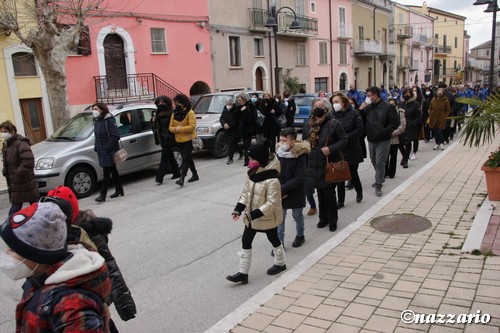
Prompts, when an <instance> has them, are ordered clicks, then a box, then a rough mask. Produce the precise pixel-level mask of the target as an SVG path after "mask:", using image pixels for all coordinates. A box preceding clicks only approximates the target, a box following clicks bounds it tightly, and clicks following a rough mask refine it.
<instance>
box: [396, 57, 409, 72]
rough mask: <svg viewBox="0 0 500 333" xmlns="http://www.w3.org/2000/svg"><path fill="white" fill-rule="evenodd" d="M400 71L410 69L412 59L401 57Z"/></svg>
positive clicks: (399, 62)
mask: <svg viewBox="0 0 500 333" xmlns="http://www.w3.org/2000/svg"><path fill="white" fill-rule="evenodd" d="M397 63H398V69H408V68H410V57H399V60H398V62H397Z"/></svg>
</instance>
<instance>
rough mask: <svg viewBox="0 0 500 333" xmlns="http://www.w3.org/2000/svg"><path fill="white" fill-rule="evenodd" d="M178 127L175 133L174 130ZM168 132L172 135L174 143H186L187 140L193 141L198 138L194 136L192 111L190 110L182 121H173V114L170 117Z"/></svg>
mask: <svg viewBox="0 0 500 333" xmlns="http://www.w3.org/2000/svg"><path fill="white" fill-rule="evenodd" d="M177 126H179V129H178V131H177V132H176V131H175V128H176V127H177ZM168 130H169V131H170V132H171V133H174V136H175V142H179V143H182V142H188V141H189V140H192V139H195V138H197V137H198V136H197V135H196V115H195V113H194V111H193V110H190V111H189V112H188V114H187V116H186V118H184V119H183V120H182V121H178V120H175V119H174V113H172V116H171V117H170V125H169V127H168Z"/></svg>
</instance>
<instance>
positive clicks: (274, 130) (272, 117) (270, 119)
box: [262, 99, 283, 139]
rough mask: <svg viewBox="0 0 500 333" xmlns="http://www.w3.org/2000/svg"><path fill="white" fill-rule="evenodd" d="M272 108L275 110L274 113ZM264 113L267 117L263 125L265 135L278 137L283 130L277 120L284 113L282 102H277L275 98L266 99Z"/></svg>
mask: <svg viewBox="0 0 500 333" xmlns="http://www.w3.org/2000/svg"><path fill="white" fill-rule="evenodd" d="M271 110H274V113H271ZM262 114H263V115H264V116H265V117H266V118H265V119H264V124H263V125H262V133H263V134H264V137H266V138H269V139H271V138H276V137H277V136H278V135H279V134H280V131H281V128H280V127H279V126H278V123H277V122H276V118H277V117H279V116H281V115H282V114H283V109H282V108H281V103H280V102H276V101H275V100H274V99H265V100H264V109H263V111H262Z"/></svg>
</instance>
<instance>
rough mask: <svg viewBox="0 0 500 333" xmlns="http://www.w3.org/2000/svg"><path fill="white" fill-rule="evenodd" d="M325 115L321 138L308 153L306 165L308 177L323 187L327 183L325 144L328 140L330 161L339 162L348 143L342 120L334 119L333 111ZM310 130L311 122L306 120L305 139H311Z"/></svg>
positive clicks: (303, 137) (320, 131) (316, 185)
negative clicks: (341, 153) (323, 150)
mask: <svg viewBox="0 0 500 333" xmlns="http://www.w3.org/2000/svg"><path fill="white" fill-rule="evenodd" d="M325 117H326V119H325V120H324V121H323V123H322V124H321V127H320V130H319V138H318V141H317V143H316V146H314V147H312V148H311V152H310V153H309V155H308V161H307V167H306V178H311V179H312V181H313V185H314V187H316V188H323V187H325V185H326V184H325V165H326V156H325V155H323V152H322V151H321V148H323V147H324V146H325V143H326V142H327V140H328V148H329V149H330V155H329V156H328V160H329V161H330V162H338V161H340V152H341V151H342V149H343V148H344V147H345V146H346V145H347V135H346V134H345V131H344V128H343V127H342V125H341V124H340V122H339V121H337V120H335V119H333V115H332V113H331V112H328V113H327V114H326V116H325ZM309 131H310V129H309V122H306V123H304V129H303V131H302V139H303V140H309Z"/></svg>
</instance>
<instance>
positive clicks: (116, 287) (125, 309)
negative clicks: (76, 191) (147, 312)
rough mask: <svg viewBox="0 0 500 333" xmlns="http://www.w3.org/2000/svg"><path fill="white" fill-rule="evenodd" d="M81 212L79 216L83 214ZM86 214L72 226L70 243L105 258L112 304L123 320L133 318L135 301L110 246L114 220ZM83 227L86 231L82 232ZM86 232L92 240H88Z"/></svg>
mask: <svg viewBox="0 0 500 333" xmlns="http://www.w3.org/2000/svg"><path fill="white" fill-rule="evenodd" d="M81 213H82V212H80V215H79V216H81ZM84 216H86V218H84V219H81V220H79V219H77V220H76V223H77V226H76V227H75V226H72V227H71V229H70V231H69V236H68V244H71V243H81V244H83V245H84V246H85V247H87V248H88V249H90V250H94V251H95V250H97V252H98V253H99V254H100V255H101V256H102V257H103V258H104V260H105V261H106V267H107V268H108V275H109V279H110V280H111V297H110V304H111V303H114V304H115V308H116V311H117V312H118V315H120V318H121V319H122V320H124V321H127V320H129V319H132V318H134V317H135V315H136V314H137V310H136V306H135V302H134V299H133V298H132V293H131V292H130V289H129V288H128V286H127V283H126V282H125V279H124V278H123V275H122V273H121V271H120V268H119V267H118V264H117V263H116V260H115V258H114V257H113V254H112V253H111V251H110V249H109V247H108V235H109V234H110V233H111V229H112V227H113V222H112V221H111V220H110V219H108V218H105V217H90V216H89V215H86V214H84ZM82 229H83V230H84V231H85V232H82ZM86 234H87V235H88V238H90V240H91V241H92V242H89V241H88V238H87V237H86ZM92 243H93V244H92ZM94 245H95V248H94Z"/></svg>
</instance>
